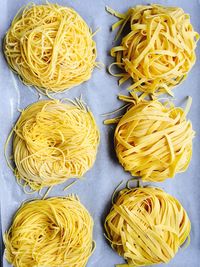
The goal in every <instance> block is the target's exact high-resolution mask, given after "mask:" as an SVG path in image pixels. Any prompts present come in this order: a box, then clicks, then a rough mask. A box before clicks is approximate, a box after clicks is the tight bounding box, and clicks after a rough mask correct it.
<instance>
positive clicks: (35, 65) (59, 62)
mask: <svg viewBox="0 0 200 267" xmlns="http://www.w3.org/2000/svg"><path fill="white" fill-rule="evenodd" d="M92 36H93V34H92V32H91V30H90V29H89V27H88V25H87V24H86V22H85V21H84V20H83V19H82V18H81V16H80V15H79V14H78V13H77V12H76V11H75V10H73V9H72V8H68V7H64V6H59V5H57V4H49V3H47V4H45V5H35V4H31V5H30V4H29V5H28V6H27V7H26V8H25V9H24V10H23V11H22V12H19V13H18V14H17V15H16V17H15V18H14V20H13V22H12V24H11V27H10V28H9V30H8V32H7V34H6V36H5V41H4V53H5V56H6V59H7V62H8V64H9V66H10V67H11V69H13V70H14V71H15V72H16V73H18V75H19V76H20V78H21V79H22V81H23V82H24V83H25V84H27V85H34V86H35V87H37V88H39V89H42V90H43V92H46V93H48V92H59V91H63V90H65V89H68V88H71V87H73V86H76V85H79V84H80V83H82V82H84V81H87V80H88V79H89V78H90V77H91V73H92V70H93V68H94V66H95V65H96V63H95V60H96V44H95V42H94V41H93V39H92Z"/></svg>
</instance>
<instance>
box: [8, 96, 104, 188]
mask: <svg viewBox="0 0 200 267" xmlns="http://www.w3.org/2000/svg"><path fill="white" fill-rule="evenodd" d="M13 131H14V138H13V154H14V162H15V165H16V169H15V174H16V177H17V179H18V181H20V182H21V183H22V184H23V185H24V186H26V185H28V186H29V187H30V188H31V189H32V190H39V189H42V188H43V187H45V186H52V185H55V184H59V183H63V182H64V181H66V180H67V179H69V178H80V177H82V176H83V175H84V174H85V173H86V172H87V171H88V170H89V169H90V168H91V167H92V166H93V164H94V162H95V159H96V154H97V149H98V145H99V140H100V134H99V130H98V127H97V125H96V122H95V120H94V117H93V115H92V113H91V112H90V111H89V110H88V108H87V107H86V106H84V105H83V103H82V102H81V101H78V100H77V103H76V102H73V101H72V103H70V102H69V103H64V102H60V101H58V100H52V101H51V100H43V101H39V102H36V103H34V104H32V105H30V106H28V107H27V108H26V109H25V110H24V111H22V113H21V116H20V118H19V119H18V121H17V123H16V125H15V126H14V129H13Z"/></svg>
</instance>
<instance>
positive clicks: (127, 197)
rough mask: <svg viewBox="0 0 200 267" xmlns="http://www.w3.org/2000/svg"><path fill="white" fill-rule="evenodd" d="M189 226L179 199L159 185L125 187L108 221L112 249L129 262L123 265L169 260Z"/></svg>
mask: <svg viewBox="0 0 200 267" xmlns="http://www.w3.org/2000/svg"><path fill="white" fill-rule="evenodd" d="M190 228H191V225H190V220H189V218H188V215H187V213H186V211H185V210H184V208H183V207H182V205H181V204H180V203H179V201H178V200H177V199H175V198H174V197H172V196H170V195H169V194H167V193H165V192H164V191H162V190H161V189H159V188H136V189H124V190H122V191H121V192H120V194H119V197H118V198H117V201H116V203H115V204H114V205H113V207H112V208H111V211H110V213H109V214H108V216H107V218H106V220H105V230H106V234H107V237H108V239H109V241H110V243H111V246H112V248H113V249H114V250H116V251H117V253H118V254H119V255H120V256H123V257H124V258H125V260H127V262H128V264H124V265H123V267H128V266H146V265H151V264H158V263H167V262H169V261H170V260H171V259H172V258H173V257H174V256H175V255H176V253H177V251H178V249H179V247H180V246H181V245H182V244H183V243H184V242H185V241H186V239H187V238H189V234H190ZM116 266H117V267H120V266H121V265H120V264H119V265H116Z"/></svg>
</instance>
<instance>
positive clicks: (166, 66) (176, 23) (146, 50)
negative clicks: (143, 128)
mask: <svg viewBox="0 0 200 267" xmlns="http://www.w3.org/2000/svg"><path fill="white" fill-rule="evenodd" d="M107 10H108V11H109V12H110V13H112V14H114V15H116V16H117V17H118V18H120V21H118V22H117V23H115V24H114V25H113V27H112V28H113V30H114V29H115V28H117V27H119V26H120V27H121V28H120V30H119V32H118V35H117V38H118V37H119V35H120V34H121V33H122V31H123V29H124V27H125V26H126V25H127V24H128V26H129V33H128V34H127V35H125V36H124V37H123V39H122V42H121V44H120V45H119V46H116V47H113V48H112V49H111V56H113V57H115V63H113V64H111V66H110V67H112V66H113V65H117V66H118V67H119V68H120V69H121V73H119V74H114V75H115V76H117V77H120V80H119V84H122V83H124V82H125V81H126V80H128V79H129V78H132V80H133V84H132V85H131V86H130V87H129V89H130V90H135V91H140V92H145V93H149V94H161V93H169V94H172V93H171V89H172V88H173V87H174V86H176V85H178V84H179V83H180V82H181V81H182V80H183V79H184V78H185V77H186V76H187V74H188V72H189V71H190V69H191V68H192V66H193V65H194V63H195V60H196V55H195V48H196V43H197V40H198V39H199V34H198V33H197V32H195V31H194V29H193V26H192V24H191V22H190V16H189V15H188V14H186V13H184V11H183V10H182V9H181V8H178V7H165V6H161V5H147V6H145V5H144V6H143V5H138V6H136V7H134V8H130V9H129V10H128V11H127V12H126V13H125V14H119V13H117V12H115V11H114V10H112V9H110V8H107ZM110 71H111V69H110ZM111 73H112V71H111Z"/></svg>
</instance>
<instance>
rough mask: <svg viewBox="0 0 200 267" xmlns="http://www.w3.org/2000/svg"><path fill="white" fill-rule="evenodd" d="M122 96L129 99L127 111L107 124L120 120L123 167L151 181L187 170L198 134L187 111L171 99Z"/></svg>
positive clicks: (119, 151)
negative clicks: (165, 100)
mask: <svg viewBox="0 0 200 267" xmlns="http://www.w3.org/2000/svg"><path fill="white" fill-rule="evenodd" d="M120 99H122V100H124V101H127V102H130V106H129V108H128V109H127V112H126V113H125V114H124V115H123V116H122V117H121V118H118V119H114V120H113V119H111V120H107V121H106V123H113V122H114V123H117V126H116V129H115V134H114V143H115V150H116V154H117V157H118V159H119V162H120V163H121V164H122V166H123V167H124V169H125V170H126V171H129V172H131V174H132V176H139V177H141V178H142V180H143V181H152V182H161V181H163V180H165V179H167V178H171V177H174V175H175V174H176V173H178V172H184V171H185V170H186V169H187V167H188V166H189V163H190V160H191V156H192V139H193V137H194V134H195V132H194V131H193V129H192V124H191V122H190V121H189V120H187V118H186V114H187V110H185V111H184V110H183V109H182V108H180V107H175V106H174V105H173V104H172V103H170V102H166V103H162V102H160V101H158V100H150V101H146V100H144V99H142V98H138V97H137V95H136V94H134V93H132V94H131V96H121V97H120Z"/></svg>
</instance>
